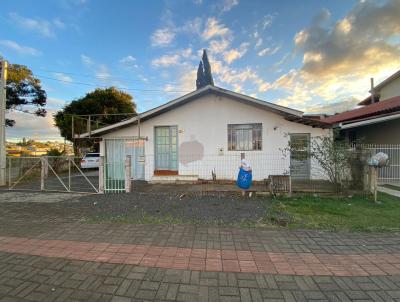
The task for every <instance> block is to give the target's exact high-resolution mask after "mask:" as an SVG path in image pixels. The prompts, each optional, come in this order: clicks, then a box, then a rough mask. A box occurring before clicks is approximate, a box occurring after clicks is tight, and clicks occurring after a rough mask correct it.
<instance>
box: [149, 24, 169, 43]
mask: <svg viewBox="0 0 400 302" xmlns="http://www.w3.org/2000/svg"><path fill="white" fill-rule="evenodd" d="M174 38H175V32H174V31H173V29H171V28H168V27H166V28H160V29H157V30H156V31H155V32H154V33H153V35H152V36H151V45H152V46H158V47H165V46H168V45H170V44H171V43H172V42H173V41H174Z"/></svg>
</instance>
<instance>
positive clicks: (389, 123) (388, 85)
mask: <svg viewBox="0 0 400 302" xmlns="http://www.w3.org/2000/svg"><path fill="white" fill-rule="evenodd" d="M372 83H373V82H372ZM370 93H371V95H370V96H368V97H367V98H365V99H364V100H363V101H361V102H360V103H359V104H358V105H359V106H361V107H360V108H356V109H353V110H349V111H346V112H342V113H339V114H336V115H333V116H330V117H327V118H325V119H322V121H325V122H328V123H331V124H332V126H333V127H334V128H337V129H338V130H339V131H340V133H341V135H342V136H343V137H344V138H346V139H347V140H348V141H349V142H359V143H364V144H379V145H380V144H400V135H399V131H400V71H398V72H396V73H394V74H393V75H391V76H390V77H388V78H387V79H385V80H384V81H382V82H381V83H379V84H378V85H377V86H373V84H372V87H371V90H370Z"/></svg>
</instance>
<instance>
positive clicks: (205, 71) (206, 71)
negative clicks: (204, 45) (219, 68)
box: [196, 49, 214, 89]
mask: <svg viewBox="0 0 400 302" xmlns="http://www.w3.org/2000/svg"><path fill="white" fill-rule="evenodd" d="M207 85H214V80H213V77H212V74H211V65H210V62H209V61H208V56H207V51H206V50H205V49H203V56H202V58H201V61H200V63H199V67H198V69H197V79H196V88H197V89H200V88H203V87H205V86H207Z"/></svg>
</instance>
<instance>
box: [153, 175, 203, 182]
mask: <svg viewBox="0 0 400 302" xmlns="http://www.w3.org/2000/svg"><path fill="white" fill-rule="evenodd" d="M198 180H199V176H198V175H157V176H156V175H153V177H152V178H151V180H150V181H149V183H151V184H170V183H195V182H197V181H198Z"/></svg>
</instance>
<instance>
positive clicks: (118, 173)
mask: <svg viewBox="0 0 400 302" xmlns="http://www.w3.org/2000/svg"><path fill="white" fill-rule="evenodd" d="M128 155H129V156H130V157H131V171H130V173H129V174H130V175H131V179H132V180H144V178H145V175H144V171H145V170H144V161H145V157H144V140H143V139H139V138H112V139H105V160H104V192H105V193H118V192H125V189H126V188H125V178H126V173H125V159H126V157H127V156H128Z"/></svg>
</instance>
